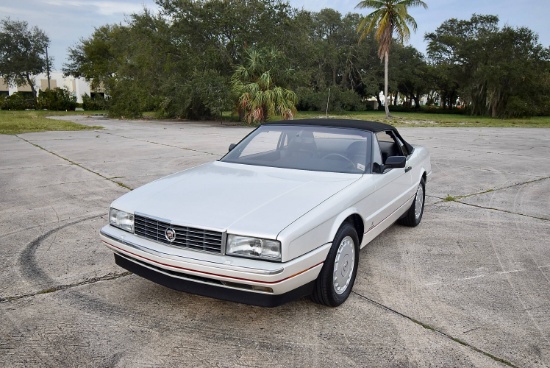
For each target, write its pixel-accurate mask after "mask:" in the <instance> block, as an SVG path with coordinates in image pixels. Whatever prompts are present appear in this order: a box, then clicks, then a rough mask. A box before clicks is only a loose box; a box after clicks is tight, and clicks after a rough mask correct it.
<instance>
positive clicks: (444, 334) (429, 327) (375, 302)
mask: <svg viewBox="0 0 550 368" xmlns="http://www.w3.org/2000/svg"><path fill="white" fill-rule="evenodd" d="M352 293H353V294H355V295H357V296H358V297H360V298H362V299H364V300H366V301H368V302H370V303H371V304H373V305H375V306H377V307H379V308H381V309H384V310H385V311H387V312H390V313H392V314H395V315H397V316H399V317H402V318H405V319H407V320H409V321H411V322H413V323H414V324H417V325H419V326H421V327H423V328H425V329H426V330H430V331H432V332H434V333H436V334H438V335H440V336H443V337H444V338H446V339H449V340H451V341H454V342H456V343H459V344H460V345H463V346H465V347H467V348H470V349H471V350H473V351H475V352H477V353H480V354H483V355H485V356H486V357H488V358H490V359H492V360H494V361H496V362H499V363H502V364H504V365H507V366H508V367H514V368H518V366H516V365H515V364H513V363H511V362H509V361H507V360H505V359H503V358H499V357H497V356H495V355H493V354H491V353H488V352H486V351H483V350H481V349H479V348H476V347H475V346H473V345H471V344H469V343H467V342H466V341H464V340H461V339H459V338H457V337H454V336H452V335H450V334H448V333H445V332H443V331H440V330H438V329H436V328H435V327H433V326H430V325H428V324H427V323H424V322H421V321H419V320H417V319H415V318H413V317H410V316H407V315H406V314H403V313H401V312H399V311H397V310H395V309H392V308H390V307H388V306H385V305H384V304H381V303H379V302H377V301H375V300H373V299H371V298H369V297H366V296H364V295H361V294H359V293H358V292H356V291H352Z"/></svg>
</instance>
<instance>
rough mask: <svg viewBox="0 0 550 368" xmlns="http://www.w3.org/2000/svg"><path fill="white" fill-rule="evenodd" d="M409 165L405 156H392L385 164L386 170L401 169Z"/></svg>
mask: <svg viewBox="0 0 550 368" xmlns="http://www.w3.org/2000/svg"><path fill="white" fill-rule="evenodd" d="M406 164H407V158H406V157H405V156H390V157H388V158H387V159H386V162H384V168H385V169H401V168H404V167H405V165H406Z"/></svg>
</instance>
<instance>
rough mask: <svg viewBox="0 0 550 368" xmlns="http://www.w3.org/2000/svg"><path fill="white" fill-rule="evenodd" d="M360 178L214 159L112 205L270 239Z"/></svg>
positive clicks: (174, 221)
mask: <svg viewBox="0 0 550 368" xmlns="http://www.w3.org/2000/svg"><path fill="white" fill-rule="evenodd" d="M360 177H361V175H358V174H342V173H328V172H313V171H303V170H293V169H281V168H272V167H262V166H249V165H242V164H233V163H224V162H219V161H218V162H212V163H209V164H205V165H202V166H198V167H195V168H193V169H189V170H186V171H182V172H179V173H176V174H173V175H170V176H167V177H165V178H162V179H159V180H156V181H154V182H152V183H149V184H147V185H144V186H142V187H140V188H138V189H136V190H134V191H132V192H130V193H127V194H125V195H124V196H122V197H120V198H119V199H117V200H116V201H114V202H113V204H112V207H114V208H117V209H120V210H123V211H127V212H135V213H140V214H143V215H146V216H152V217H156V218H159V219H163V220H165V221H168V222H171V223H173V224H177V225H182V226H191V227H197V228H205V229H211V230H217V231H227V232H230V233H234V234H240V235H251V236H262V237H271V238H273V237H276V236H277V234H278V233H279V232H280V231H281V230H283V229H284V228H286V227H287V226H288V225H290V224H291V223H292V222H294V221H296V220H297V219H298V218H300V217H301V216H303V215H304V214H306V213H307V212H308V211H310V210H311V209H313V208H315V207H316V206H318V205H319V204H320V203H322V202H323V201H325V200H326V199H327V198H329V197H331V196H333V195H334V194H336V193H337V192H339V191H341V190H342V189H344V188H345V187H347V186H349V185H350V184H352V183H353V182H355V181H356V180H358V179H359V178H360Z"/></svg>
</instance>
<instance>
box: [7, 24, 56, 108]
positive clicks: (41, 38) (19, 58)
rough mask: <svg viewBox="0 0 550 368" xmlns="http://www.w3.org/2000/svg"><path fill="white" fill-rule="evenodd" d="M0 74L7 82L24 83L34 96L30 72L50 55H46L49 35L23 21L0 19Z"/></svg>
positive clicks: (42, 65)
mask: <svg viewBox="0 0 550 368" xmlns="http://www.w3.org/2000/svg"><path fill="white" fill-rule="evenodd" d="M0 27H1V28H0V76H2V78H4V80H5V81H6V82H7V84H15V85H17V86H18V87H19V86H24V85H26V84H28V85H29V86H30V87H31V91H32V94H33V96H34V98H35V99H36V95H37V91H36V89H35V88H34V80H33V76H34V75H37V74H40V73H42V72H44V71H45V70H46V68H47V66H48V63H51V61H52V59H48V58H46V48H47V47H48V45H49V44H50V39H49V38H48V36H47V35H46V34H45V33H44V31H42V30H40V29H39V28H37V27H33V28H31V29H29V25H28V23H27V22H25V21H12V20H10V18H7V19H2V21H0Z"/></svg>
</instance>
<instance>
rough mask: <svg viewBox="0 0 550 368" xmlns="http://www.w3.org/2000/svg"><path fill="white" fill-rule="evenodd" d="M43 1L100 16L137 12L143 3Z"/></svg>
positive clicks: (70, 0)
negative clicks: (84, 10) (85, 10)
mask: <svg viewBox="0 0 550 368" xmlns="http://www.w3.org/2000/svg"><path fill="white" fill-rule="evenodd" d="M45 3H47V4H49V5H53V6H60V7H73V8H79V10H83V9H88V10H89V11H92V12H94V13H97V14H99V15H102V16H116V15H121V14H132V13H139V12H140V11H142V10H143V6H144V5H143V4H138V3H136V2H125V1H83V0H46V1H45Z"/></svg>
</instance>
